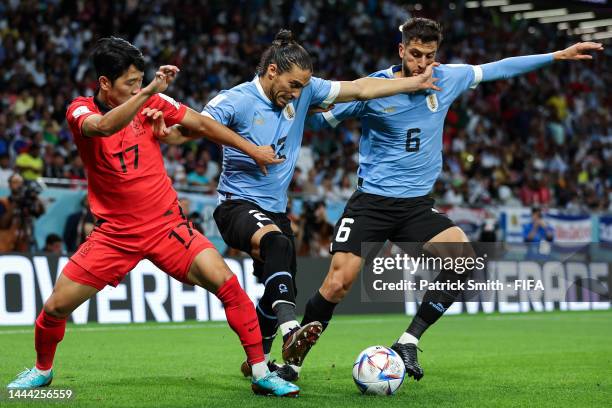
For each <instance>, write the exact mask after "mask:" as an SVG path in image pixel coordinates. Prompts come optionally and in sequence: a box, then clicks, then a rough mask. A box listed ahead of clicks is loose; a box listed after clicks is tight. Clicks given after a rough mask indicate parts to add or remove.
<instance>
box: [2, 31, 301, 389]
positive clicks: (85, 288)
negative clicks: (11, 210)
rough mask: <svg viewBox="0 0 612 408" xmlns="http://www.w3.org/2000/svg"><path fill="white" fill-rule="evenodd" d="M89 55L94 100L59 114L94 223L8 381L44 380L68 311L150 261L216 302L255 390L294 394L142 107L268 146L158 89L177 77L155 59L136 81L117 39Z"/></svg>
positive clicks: (254, 153)
mask: <svg viewBox="0 0 612 408" xmlns="http://www.w3.org/2000/svg"><path fill="white" fill-rule="evenodd" d="M93 61H94V67H95V69H96V72H97V75H98V85H99V88H98V90H97V92H96V94H95V96H93V97H87V98H86V97H78V98H76V99H75V100H73V101H72V103H71V104H70V106H69V107H68V110H67V112H66V120H67V121H68V124H69V126H70V130H71V132H72V135H73V137H74V141H75V143H76V145H77V147H78V151H79V154H80V156H81V159H82V160H83V163H84V164H85V166H86V168H87V177H88V194H89V201H90V205H91V211H92V213H93V214H94V215H95V216H96V219H97V223H96V226H95V228H94V230H93V231H92V233H91V234H90V235H89V237H88V238H87V240H86V241H85V242H84V243H83V244H82V245H81V246H80V247H79V248H78V249H77V251H76V252H75V254H74V255H73V256H72V257H71V258H70V261H69V262H68V264H67V265H66V266H65V267H64V269H63V270H62V273H61V275H60V276H59V277H58V279H57V282H56V283H55V287H54V289H53V293H52V294H51V296H50V297H49V298H48V299H47V300H46V302H45V305H44V307H43V310H42V311H41V312H40V315H39V316H38V318H37V319H36V327H35V348H36V366H35V367H34V368H32V369H30V370H26V371H24V372H22V373H21V374H19V375H18V377H17V378H16V379H15V380H14V381H13V382H11V383H10V384H9V385H8V388H13V389H21V388H34V387H43V386H46V385H49V384H50V383H51V381H52V379H53V371H52V365H53V359H54V356H55V351H56V348H57V344H58V343H59V342H60V341H61V340H62V339H63V337H64V332H65V329H66V319H67V317H68V316H69V315H70V314H71V313H72V311H73V310H74V309H76V308H77V307H78V306H79V305H80V304H82V303H83V302H85V301H86V300H88V299H89V298H90V297H92V296H94V295H95V294H96V293H97V292H98V291H100V290H102V289H103V288H104V287H105V286H106V285H112V286H117V285H118V284H119V282H121V280H122V279H123V278H124V277H125V276H126V275H127V273H128V272H129V271H130V270H132V269H133V268H134V267H135V266H136V265H137V264H138V262H140V261H141V260H142V259H149V260H150V261H151V262H153V264H155V265H156V266H158V267H159V268H160V269H162V270H163V271H165V272H166V273H167V274H168V275H170V276H172V277H173V278H175V279H177V280H179V281H180V282H183V283H187V284H190V285H198V286H201V287H203V288H205V289H207V290H209V291H211V292H212V293H214V294H215V296H217V297H218V298H219V300H220V301H221V302H222V303H223V306H224V308H225V314H226V316H227V320H228V323H229V325H230V327H231V328H232V329H233V330H234V331H235V332H236V334H237V335H238V336H239V338H240V341H241V343H242V346H243V348H244V350H245V352H246V354H247V359H248V361H249V363H250V364H251V365H252V367H253V374H254V375H253V380H252V388H253V391H254V392H256V393H259V394H273V395H279V396H295V395H297V394H298V393H299V388H298V387H296V386H295V385H293V384H291V383H289V382H286V381H285V380H283V379H281V378H280V377H278V375H277V374H276V373H271V372H270V371H269V370H268V367H267V365H266V364H265V362H264V353H263V349H262V341H261V334H260V330H259V326H258V321H257V315H256V313H255V308H254V307H253V304H252V302H251V300H250V299H249V297H248V296H247V294H246V293H245V292H244V290H243V289H242V288H241V287H240V284H239V283H238V279H237V278H236V276H235V275H234V274H232V272H231V271H230V269H229V268H228V266H227V265H226V264H225V262H224V261H223V258H222V257H221V255H220V254H219V252H217V250H216V249H215V248H214V246H213V245H212V244H211V243H210V241H208V239H207V238H206V237H204V236H203V235H202V234H200V233H199V232H197V231H196V230H195V229H194V228H193V226H192V224H191V223H190V222H188V220H187V219H186V218H185V215H184V214H183V211H182V209H181V207H180V206H179V204H178V200H177V195H176V192H175V191H174V188H173V187H172V182H171V180H170V178H169V177H168V176H167V174H166V170H165V168H164V163H163V159H162V153H161V150H160V141H159V140H158V139H157V138H156V137H155V136H154V134H153V128H152V124H151V121H150V120H149V119H148V117H147V114H148V113H150V112H153V114H155V115H158V116H160V115H161V116H163V118H164V119H165V121H167V122H168V123H169V124H172V125H174V124H181V125H183V126H185V127H187V128H189V129H192V130H195V131H198V134H200V135H206V136H207V137H208V138H210V139H211V140H214V141H216V142H219V143H224V144H227V145H229V146H232V147H233V148H236V149H240V150H241V151H243V152H244V154H245V155H249V156H250V157H252V160H254V163H256V166H265V165H266V164H274V163H278V162H280V160H278V159H275V158H274V151H273V150H272V148H271V147H270V146H256V145H254V144H252V143H250V142H248V141H246V140H245V139H244V138H242V137H240V136H238V135H237V134H235V133H234V132H232V131H231V130H229V129H228V128H226V127H224V126H222V125H220V124H219V123H217V122H216V121H213V120H211V119H210V118H207V117H205V116H202V115H201V114H199V113H197V112H195V111H193V110H191V109H189V108H188V107H187V106H185V105H183V104H181V103H179V102H177V101H175V100H174V99H172V98H170V97H169V96H166V95H164V94H163V93H161V92H163V91H164V90H165V89H166V88H167V87H168V85H169V84H170V83H171V82H172V81H173V79H174V78H175V76H176V74H177V72H178V68H177V67H175V66H172V65H164V66H161V67H160V68H159V70H158V71H157V72H156V74H155V78H154V79H153V81H151V83H150V84H149V85H147V86H146V87H144V88H141V85H142V80H143V69H144V60H143V57H142V54H141V53H140V51H139V50H138V49H137V48H136V47H134V46H133V45H132V44H130V43H129V42H127V41H125V40H122V39H119V38H114V37H111V38H104V39H101V40H100V41H99V42H98V43H97V45H96V48H95V50H94V51H93ZM143 112H145V113H143ZM162 141H166V142H171V143H173V142H181V141H182V140H180V139H178V140H177V139H172V138H163V139H162ZM256 168H257V167H256ZM258 171H259V169H258Z"/></svg>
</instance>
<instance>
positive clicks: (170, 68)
mask: <svg viewBox="0 0 612 408" xmlns="http://www.w3.org/2000/svg"><path fill="white" fill-rule="evenodd" d="M179 71H180V69H178V67H176V66H174V65H162V66H161V67H159V69H158V70H157V72H156V73H155V78H153V80H152V81H151V83H150V84H149V85H147V86H146V87H145V88H143V89H142V92H145V93H147V94H149V95H154V94H156V93H160V92H164V91H165V90H166V89H168V86H169V85H170V84H171V83H172V81H174V79H175V78H176V75H177V74H178V73H179Z"/></svg>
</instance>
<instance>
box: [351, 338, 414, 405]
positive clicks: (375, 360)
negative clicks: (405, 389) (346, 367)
mask: <svg viewBox="0 0 612 408" xmlns="http://www.w3.org/2000/svg"><path fill="white" fill-rule="evenodd" d="M405 374H406V367H405V366H404V362H403V361H402V359H401V357H400V356H399V355H398V354H397V353H396V352H395V351H393V350H391V349H390V348H388V347H385V346H372V347H368V348H367V349H365V350H363V351H362V352H361V353H359V356H358V357H357V360H355V364H353V380H355V384H357V388H359V391H361V392H362V393H363V394H374V395H391V394H393V393H394V392H396V391H397V390H398V389H399V387H400V386H401V385H402V382H403V381H404V375H405Z"/></svg>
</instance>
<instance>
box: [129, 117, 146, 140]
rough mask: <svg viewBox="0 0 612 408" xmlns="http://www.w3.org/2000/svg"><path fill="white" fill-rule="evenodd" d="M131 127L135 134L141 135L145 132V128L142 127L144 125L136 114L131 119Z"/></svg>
mask: <svg viewBox="0 0 612 408" xmlns="http://www.w3.org/2000/svg"><path fill="white" fill-rule="evenodd" d="M132 129H133V130H134V133H135V134H136V136H142V135H144V134H145V133H146V130H145V129H144V126H143V124H142V120H140V118H139V117H138V116H135V117H134V120H132Z"/></svg>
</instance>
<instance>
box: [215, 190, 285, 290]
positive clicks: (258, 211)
mask: <svg viewBox="0 0 612 408" xmlns="http://www.w3.org/2000/svg"><path fill="white" fill-rule="evenodd" d="M213 217H214V219H215V223H216V224H217V228H219V232H220V233H221V237H223V240H224V241H225V243H226V244H227V245H228V246H230V247H232V248H236V249H239V250H241V251H244V252H246V253H247V254H249V255H250V254H251V238H252V237H253V234H255V233H256V232H257V231H258V230H259V229H260V228H263V227H265V226H266V225H270V224H274V225H276V226H277V227H278V228H279V229H280V230H281V232H282V233H283V234H284V235H285V236H286V237H287V238H289V240H290V241H291V246H292V252H293V254H292V257H291V259H292V260H291V267H290V269H291V270H290V271H289V272H290V273H291V274H292V275H293V277H294V282H295V273H296V271H297V261H296V254H295V236H294V234H293V230H292V229H291V221H290V220H289V217H287V214H286V213H274V212H270V211H266V210H264V209H262V208H261V207H259V206H258V205H257V204H255V203H253V202H250V201H247V200H226V201H224V202H223V203H221V205H219V206H218V207H217V208H216V209H215V211H214V213H213ZM253 274H254V275H255V276H256V277H257V279H258V280H259V281H261V277H262V274H263V263H262V262H261V261H259V260H257V259H253Z"/></svg>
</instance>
